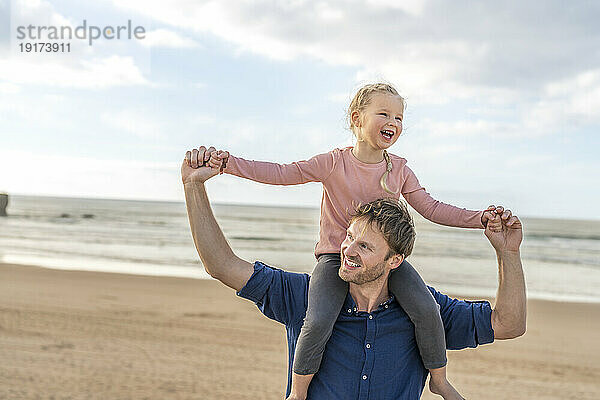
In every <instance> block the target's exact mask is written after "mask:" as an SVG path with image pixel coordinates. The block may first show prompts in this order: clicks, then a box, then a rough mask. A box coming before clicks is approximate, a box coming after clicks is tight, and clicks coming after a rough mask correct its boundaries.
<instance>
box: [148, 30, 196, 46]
mask: <svg viewBox="0 0 600 400" xmlns="http://www.w3.org/2000/svg"><path fill="white" fill-rule="evenodd" d="M140 43H141V44H142V45H143V46H149V47H167V48H184V49H185V48H194V47H199V46H200V44H199V43H198V42H196V41H195V40H193V39H190V38H188V37H185V36H181V35H180V34H178V33H177V32H173V31H170V30H168V29H156V30H154V31H150V32H148V33H146V37H145V38H144V39H143V40H141V41H140Z"/></svg>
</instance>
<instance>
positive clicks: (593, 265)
mask: <svg viewBox="0 0 600 400" xmlns="http://www.w3.org/2000/svg"><path fill="white" fill-rule="evenodd" d="M213 210H214V213H215V216H216V218H217V220H218V222H219V224H220V226H221V227H222V229H223V232H224V233H225V236H226V237H227V239H228V241H229V243H230V244H231V246H232V247H233V249H234V251H235V252H236V254H237V255H238V256H240V257H242V258H244V259H246V260H248V261H255V260H260V261H263V262H265V263H267V264H269V265H272V266H276V267H278V268H282V269H286V270H290V271H296V272H306V273H310V272H311V270H312V268H313V267H314V264H315V258H314V254H313V251H314V246H315V244H316V241H317V240H318V223H319V210H318V209H316V208H294V207H270V206H269V207H266V206H255V205H231V204H214V205H213ZM7 211H8V214H9V215H8V216H7V217H0V262H3V263H11V264H23V265H37V266H42V267H47V268H55V269H68V270H84V271H102V272H114V273H127V274H139V275H159V276H160V275H162V276H175V277H188V278H197V279H210V277H209V276H208V275H207V274H206V272H205V271H204V269H203V267H202V264H201V262H200V260H199V257H198V254H197V253H196V250H195V248H194V244H193V241H192V237H191V234H190V229H189V224H188V220H187V213H186V209H185V204H184V203H183V202H158V201H131V200H105V199H83V198H58V197H37V196H17V195H13V196H11V197H10V203H9V207H8V210H7ZM413 217H414V219H415V225H416V230H417V240H416V244H415V249H414V252H413V254H412V255H411V256H410V257H409V261H410V262H411V264H413V266H414V267H415V268H416V269H417V270H418V271H419V272H420V273H421V275H422V276H423V278H424V279H425V281H426V282H427V283H428V284H430V285H431V286H434V287H435V288H436V289H438V290H440V291H443V292H446V293H450V294H455V295H461V296H468V297H480V296H481V297H483V296H487V297H490V296H494V295H495V291H496V288H497V284H498V268H497V264H496V257H495V253H494V251H493V249H492V247H491V245H490V244H489V243H488V241H487V240H486V238H485V236H484V234H483V231H482V230H476V229H460V228H449V227H444V226H440V225H436V224H434V223H432V222H429V221H427V220H425V219H423V218H422V217H421V216H420V215H418V214H417V213H415V212H413ZM522 221H523V224H524V232H525V237H524V240H523V245H522V249H521V255H522V258H523V266H524V271H525V277H526V282H527V292H528V295H529V297H530V298H538V299H546V300H555V301H563V302H594V303H598V302H600V221H585V220H563V219H545V218H527V217H522ZM0 268H1V265H0Z"/></svg>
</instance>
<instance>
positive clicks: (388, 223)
mask: <svg viewBox="0 0 600 400" xmlns="http://www.w3.org/2000/svg"><path fill="white" fill-rule="evenodd" d="M358 219H360V220H364V221H366V222H368V223H370V224H372V225H373V224H374V225H376V226H377V227H378V228H379V230H380V231H381V234H382V235H383V237H384V238H385V241H386V242H387V244H388V246H389V247H390V251H389V253H388V255H387V256H386V259H388V258H390V257H391V256H393V255H395V254H402V255H404V257H408V256H409V255H410V253H412V250H413V246H414V244H415V237H416V236H417V232H416V231H415V225H414V223H413V220H412V217H411V216H410V214H409V213H408V209H407V208H406V205H405V204H404V203H403V202H402V201H399V200H396V199H389V198H388V199H378V200H374V201H371V202H369V203H367V204H361V205H359V206H358V207H356V209H355V211H354V213H353V214H352V218H351V219H350V223H352V222H353V221H355V220H358Z"/></svg>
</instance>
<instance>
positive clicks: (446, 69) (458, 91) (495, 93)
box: [114, 0, 600, 114]
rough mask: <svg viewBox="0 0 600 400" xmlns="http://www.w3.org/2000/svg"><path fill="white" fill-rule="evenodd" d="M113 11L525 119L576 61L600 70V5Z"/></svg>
mask: <svg viewBox="0 0 600 400" xmlns="http://www.w3.org/2000/svg"><path fill="white" fill-rule="evenodd" d="M114 3H115V5H116V7H120V8H123V9H126V10H133V11H136V12H139V13H141V14H143V15H146V16H148V17H150V18H153V19H155V20H158V21H160V22H162V23H165V24H169V25H171V26H174V27H177V28H178V29H187V30H190V31H193V32H202V33H205V32H207V33H210V34H212V35H215V36H217V37H219V38H221V39H223V40H225V41H227V42H230V43H232V44H233V45H234V46H235V48H236V49H237V51H238V52H251V53H255V54H259V55H262V56H265V57H269V58H272V59H276V60H293V59H299V58H302V57H311V58H314V59H316V60H323V61H325V62H327V63H330V64H334V65H350V66H354V67H356V68H357V69H358V71H359V72H358V74H357V80H359V81H360V80H365V79H373V78H377V79H381V78H385V79H387V80H389V81H392V82H394V83H395V84H396V85H397V86H398V87H400V88H401V89H402V91H403V93H404V94H405V95H407V96H408V98H409V99H410V100H411V102H413V103H430V104H445V103H448V102H450V101H453V100H470V101H476V102H478V103H481V104H488V105H506V104H511V103H515V102H516V103H519V104H520V106H521V107H519V108H521V109H523V113H524V114H527V113H529V114H531V112H534V113H535V112H538V113H540V112H544V111H540V110H537V111H536V109H540V108H543V104H536V102H537V101H540V102H541V103H543V102H544V101H546V100H547V99H546V97H547V96H550V92H552V90H550V91H545V90H544V89H543V88H544V87H545V86H546V85H548V84H549V83H551V82H554V81H556V80H560V79H564V77H566V76H574V75H577V74H580V73H581V72H582V68H583V67H582V65H583V64H584V63H579V62H578V63H574V62H573V60H574V59H577V60H581V57H582V54H585V60H586V63H585V64H587V65H594V64H598V63H600V54H599V53H597V52H596V51H595V49H596V47H597V46H596V43H595V40H594V37H596V36H595V35H591V34H589V32H590V31H594V30H595V29H596V28H595V27H594V26H595V22H594V21H592V20H591V19H590V18H589V16H590V15H593V14H594V13H595V12H596V9H597V8H598V6H597V5H588V6H586V7H583V6H581V7H580V6H577V5H571V4H569V5H564V3H562V2H557V1H551V2H548V3H546V4H545V5H544V7H523V6H522V4H521V3H520V2H517V1H508V2H505V3H503V6H502V12H501V13H499V12H498V9H497V6H496V5H495V4H494V3H492V2H486V3H478V6H477V7H467V6H462V7H461V6H457V5H455V4H452V3H448V2H445V1H441V0H427V1H425V0H423V1H421V0H413V1H408V2H404V1H391V0H364V1H362V2H361V1H357V2H353V3H352V6H351V7H349V6H348V4H347V3H346V2H344V1H341V0H338V1H328V2H307V1H293V2H279V3H273V2H271V1H256V2H251V3H248V2H245V1H241V0H239V1H229V2H217V1H209V2H202V3H194V2H188V1H184V0H180V1H175V2H169V3H165V2H162V1H159V0H150V1H146V0H144V1H142V0H131V1H128V2H125V3H123V2H116V1H115V2H114ZM567 9H568V10H567ZM567 11H568V12H567ZM567 15H568V18H567V17H566V16H567ZM550 21H551V22H552V23H549V22H550ZM583 90H585V89H584V88H580V89H579V90H578V93H582V91H583ZM590 96H592V99H595V98H596V94H595V92H594V93H589V94H588V95H587V97H588V100H585V102H584V104H582V105H580V106H581V107H583V108H585V109H591V110H592V111H593V106H590V107H588V105H589V104H590V101H589V97H590ZM591 104H595V100H594V101H593V102H591ZM575 105H576V104H575V103H573V106H575ZM526 107H530V108H531V107H532V108H533V110H528V109H525V108H526Z"/></svg>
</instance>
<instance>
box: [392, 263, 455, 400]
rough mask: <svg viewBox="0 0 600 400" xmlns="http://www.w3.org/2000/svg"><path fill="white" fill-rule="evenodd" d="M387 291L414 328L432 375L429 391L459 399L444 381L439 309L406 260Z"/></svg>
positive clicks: (444, 348)
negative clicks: (391, 294)
mask: <svg viewBox="0 0 600 400" xmlns="http://www.w3.org/2000/svg"><path fill="white" fill-rule="evenodd" d="M389 289H390V291H391V292H392V293H393V294H394V296H396V300H397V301H398V303H400V305H401V306H402V308H403V309H404V311H406V313H407V314H408V316H409V317H410V319H411V321H412V322H413V324H414V325H415V337H416V341H417V346H418V347H419V352H420V354H421V359H422V360H423V365H425V368H427V369H428V370H429V371H430V372H431V378H430V385H429V386H430V388H431V390H432V392H434V393H437V394H440V395H442V396H443V397H444V399H462V397H461V396H460V394H459V393H458V392H457V391H456V390H455V389H454V388H453V387H452V385H450V383H449V382H448V380H447V379H446V363H447V360H446V337H445V334H444V324H443V322H442V317H441V316H440V308H439V305H438V304H437V302H436V301H435V299H434V298H433V295H432V294H431V292H430V291H429V289H428V288H427V285H425V282H423V279H421V276H420V275H419V273H418V272H417V271H415V269H414V268H413V267H412V265H410V264H409V263H408V262H407V261H406V260H405V261H404V262H403V263H402V264H401V265H400V266H399V267H398V268H396V269H395V270H394V271H393V272H392V273H391V274H390V279H389Z"/></svg>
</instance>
